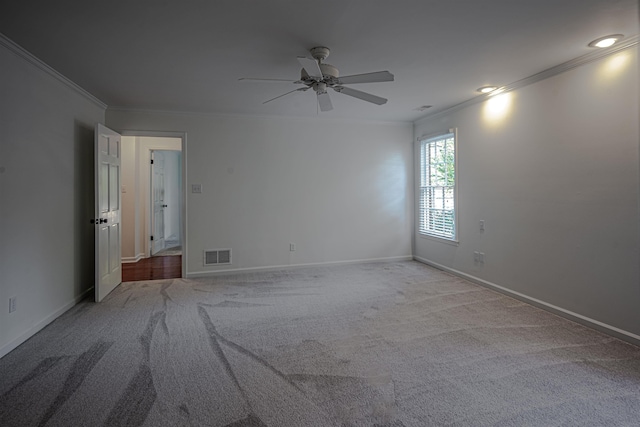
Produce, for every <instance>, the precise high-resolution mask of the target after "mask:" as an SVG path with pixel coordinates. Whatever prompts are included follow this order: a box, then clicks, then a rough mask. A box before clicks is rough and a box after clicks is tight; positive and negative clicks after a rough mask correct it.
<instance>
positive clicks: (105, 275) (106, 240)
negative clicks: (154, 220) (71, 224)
mask: <svg viewBox="0 0 640 427" xmlns="http://www.w3.org/2000/svg"><path fill="white" fill-rule="evenodd" d="M95 145H96V146H95V184H96V191H95V193H96V195H95V199H96V215H95V219H94V223H95V226H96V239H95V251H96V262H95V264H96V266H95V269H96V283H95V299H96V302H99V301H102V299H103V298H104V297H106V296H107V295H108V294H109V292H111V291H112V290H113V289H115V287H116V286H118V285H119V284H120V282H122V268H121V264H120V262H121V259H120V239H121V230H120V154H121V143H120V135H119V134H118V133H116V132H114V131H112V130H111V129H109V128H107V127H105V126H103V125H101V124H97V125H96V131H95Z"/></svg>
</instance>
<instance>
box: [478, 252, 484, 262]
mask: <svg viewBox="0 0 640 427" xmlns="http://www.w3.org/2000/svg"><path fill="white" fill-rule="evenodd" d="M478 261H479V262H480V264H484V252H480V254H479V256H478Z"/></svg>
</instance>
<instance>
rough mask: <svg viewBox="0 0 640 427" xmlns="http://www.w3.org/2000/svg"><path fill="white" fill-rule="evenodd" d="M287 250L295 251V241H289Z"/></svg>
mask: <svg viewBox="0 0 640 427" xmlns="http://www.w3.org/2000/svg"><path fill="white" fill-rule="evenodd" d="M289 251H290V252H295V251H296V244H295V243H289Z"/></svg>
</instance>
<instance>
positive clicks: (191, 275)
mask: <svg viewBox="0 0 640 427" xmlns="http://www.w3.org/2000/svg"><path fill="white" fill-rule="evenodd" d="M411 260H413V256H412V255H403V256H396V257H386V258H369V259H354V260H348V261H328V262H312V263H307V264H289V265H273V266H268V267H247V268H227V269H224V270H213V271H195V272H191V273H187V276H186V277H187V278H188V279H194V278H197V277H210V276H217V275H220V274H231V273H259V272H261V271H274V270H293V269H297V268H305V267H320V266H322V267H328V266H332V265H348V264H365V263H371V262H394V261H411Z"/></svg>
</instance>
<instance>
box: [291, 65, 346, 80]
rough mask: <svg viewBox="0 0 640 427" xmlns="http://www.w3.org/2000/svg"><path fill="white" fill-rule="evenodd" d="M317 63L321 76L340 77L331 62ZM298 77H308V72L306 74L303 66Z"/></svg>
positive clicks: (302, 78)
mask: <svg viewBox="0 0 640 427" xmlns="http://www.w3.org/2000/svg"><path fill="white" fill-rule="evenodd" d="M318 65H320V71H322V77H323V78H325V79H326V78H329V79H330V78H334V79H337V78H338V77H340V73H339V72H338V69H337V68H336V67H334V66H333V65H331V64H318ZM300 79H301V80H305V79H309V74H307V71H306V70H305V69H304V68H303V69H302V71H300Z"/></svg>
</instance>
